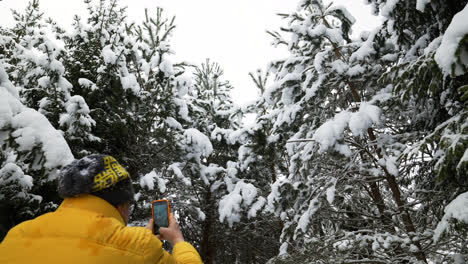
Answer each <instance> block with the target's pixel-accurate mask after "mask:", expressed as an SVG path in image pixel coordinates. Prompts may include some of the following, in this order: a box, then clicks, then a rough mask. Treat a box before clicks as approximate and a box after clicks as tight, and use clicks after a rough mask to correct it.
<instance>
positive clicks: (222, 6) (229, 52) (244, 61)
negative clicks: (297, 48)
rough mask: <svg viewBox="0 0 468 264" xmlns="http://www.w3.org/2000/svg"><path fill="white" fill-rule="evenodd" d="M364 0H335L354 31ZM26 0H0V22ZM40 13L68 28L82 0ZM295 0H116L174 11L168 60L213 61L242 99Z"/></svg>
mask: <svg viewBox="0 0 468 264" xmlns="http://www.w3.org/2000/svg"><path fill="white" fill-rule="evenodd" d="M363 1H364V0H335V1H334V3H336V4H340V5H344V6H346V7H347V8H348V10H349V11H350V13H351V14H352V15H353V16H354V17H355V18H356V19H357V22H356V24H355V25H354V26H353V31H354V34H353V35H355V34H357V33H358V32H360V31H362V30H371V29H373V28H374V27H376V26H377V25H378V23H379V19H378V18H376V17H374V16H372V15H371V14H370V10H369V7H368V6H365V5H364V4H363ZM27 3H28V0H3V1H0V25H2V26H4V27H9V26H12V25H13V18H12V15H11V12H10V9H16V10H23V9H24V8H25V7H26V5H27ZM39 3H40V7H41V10H42V11H43V12H44V13H45V17H52V18H53V19H54V20H55V21H58V22H59V23H60V24H61V26H62V27H65V28H69V27H70V26H71V23H72V19H73V15H75V14H78V15H80V16H82V17H85V16H86V14H87V10H86V5H85V4H84V3H83V1H82V0H39ZM297 3H298V0H196V1H195V0H120V4H121V5H123V6H128V9H127V11H128V17H129V19H130V20H131V21H136V22H139V21H141V20H142V19H143V18H144V9H145V8H148V9H149V13H150V14H151V13H153V14H155V12H156V7H158V6H159V7H163V8H164V13H165V14H166V16H173V15H175V16H176V20H175V24H176V26H177V27H176V29H175V31H174V34H173V38H172V40H171V45H172V48H173V50H174V51H175V52H176V56H175V58H174V61H173V62H178V61H188V62H191V63H196V64H200V63H202V62H204V61H205V59H206V58H210V60H211V61H215V62H218V63H219V64H220V65H221V67H222V68H223V69H224V73H225V75H224V78H225V79H226V80H229V82H230V83H231V84H232V85H233V86H234V91H233V94H232V96H233V99H234V101H235V102H237V103H238V104H245V103H246V102H248V101H251V100H253V99H255V97H256V96H257V89H256V88H255V86H254V84H253V83H252V82H251V80H250V77H249V76H248V73H249V72H252V71H255V70H256V69H259V68H261V69H265V67H266V65H267V64H268V62H269V61H271V60H273V59H277V58H281V57H284V56H286V55H287V53H286V51H285V50H284V49H279V48H273V47H272V46H271V45H270V42H271V37H270V36H269V35H268V34H267V33H266V30H278V29H279V27H280V26H281V25H284V23H282V21H281V19H280V17H278V16H277V15H276V14H277V13H288V12H290V11H293V10H295V8H296V5H297Z"/></svg>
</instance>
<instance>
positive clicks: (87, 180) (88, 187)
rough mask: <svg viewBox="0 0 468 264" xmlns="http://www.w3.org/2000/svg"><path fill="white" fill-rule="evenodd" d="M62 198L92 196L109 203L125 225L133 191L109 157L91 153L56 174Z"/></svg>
mask: <svg viewBox="0 0 468 264" xmlns="http://www.w3.org/2000/svg"><path fill="white" fill-rule="evenodd" d="M58 193H59V195H60V196H61V197H62V198H67V197H74V196H77V195H79V194H92V195H95V196H97V197H100V198H101V199H103V200H105V201H107V202H108V203H110V204H112V205H113V206H114V207H115V208H117V210H118V211H119V213H120V215H121V216H122V218H123V220H124V221H125V224H127V223H128V218H129V210H130V205H131V203H132V202H133V200H134V191H133V187H132V182H131V179H130V175H129V174H128V172H127V171H126V170H125V169H124V168H123V167H122V166H121V165H120V164H119V163H118V162H117V161H116V160H115V159H114V158H113V157H111V156H107V155H100V154H93V155H89V156H86V157H84V158H82V159H79V160H74V161H73V162H72V163H70V164H69V165H67V166H65V167H64V168H63V169H62V170H61V171H60V175H59V184H58Z"/></svg>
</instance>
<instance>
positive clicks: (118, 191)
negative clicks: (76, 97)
mask: <svg viewBox="0 0 468 264" xmlns="http://www.w3.org/2000/svg"><path fill="white" fill-rule="evenodd" d="M58 192H59V194H60V195H61V196H62V197H63V198H64V201H63V202H62V204H61V205H60V207H59V208H58V209H57V210H56V211H55V212H52V213H47V214H44V215H41V216H39V217H37V218H35V219H33V220H30V221H26V222H23V223H21V224H19V225H17V226H15V227H14V228H12V229H11V230H10V231H9V232H8V234H7V236H6V237H5V239H4V240H3V242H2V243H1V244H0V263H2V264H3V263H28V264H29V263H47V264H53V263H96V264H97V263H112V264H120V263H122V264H123V263H158V264H163V263H179V264H185V263H187V264H198V263H202V261H201V258H200V256H199V255H198V253H197V251H196V250H195V248H193V247H192V246H191V245H190V244H189V243H187V242H185V241H184V238H183V236H182V233H181V231H180V228H179V225H178V224H177V222H176V220H175V218H174V217H173V216H172V215H171V221H170V225H169V227H168V228H162V227H161V228H159V233H160V235H159V236H155V235H154V234H153V222H152V220H150V221H149V222H148V224H147V226H146V227H127V226H126V225H127V223H128V218H129V210H130V204H131V202H132V201H133V196H134V192H133V188H132V185H131V181H130V177H129V175H128V173H127V171H125V169H124V168H123V167H122V166H121V165H120V164H119V163H118V162H117V161H116V160H115V159H114V158H113V157H111V156H104V155H99V154H94V155H89V156H87V157H84V158H82V159H80V160H75V161H73V162H72V163H71V164H70V165H68V166H66V167H65V168H64V169H63V170H62V171H61V173H60V177H59V185H58ZM160 239H162V240H168V241H169V242H170V243H171V245H172V246H173V250H172V254H169V253H167V252H166V251H164V250H163V248H162V242H161V240H160Z"/></svg>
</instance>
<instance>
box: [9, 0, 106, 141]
mask: <svg viewBox="0 0 468 264" xmlns="http://www.w3.org/2000/svg"><path fill="white" fill-rule="evenodd" d="M13 16H14V19H15V20H16V25H15V26H14V27H13V28H11V29H6V30H5V34H4V35H3V40H4V41H3V47H4V54H5V55H4V56H3V61H5V63H7V64H6V65H8V69H9V70H8V71H9V72H10V75H11V76H13V77H14V78H13V79H12V81H13V83H14V84H15V85H18V86H20V87H22V89H21V91H20V95H21V98H22V100H23V101H24V102H25V103H26V105H27V106H29V107H31V108H34V109H37V110H38V111H39V112H41V113H42V114H44V115H45V116H46V117H47V119H48V120H49V121H50V122H51V123H52V125H53V126H54V127H55V128H57V129H58V128H63V129H65V130H66V131H67V132H66V133H65V137H66V139H67V140H71V141H74V142H73V143H75V144H72V145H76V146H74V147H72V149H73V150H74V149H77V148H79V149H82V148H83V146H82V144H81V145H80V146H79V145H78V144H77V143H78V142H77V141H79V142H82V141H89V142H92V141H96V140H97V138H95V137H94V136H93V135H92V134H91V132H90V131H91V126H92V125H93V124H94V120H92V118H91V117H90V116H89V115H87V114H84V113H83V111H81V113H80V114H77V113H75V112H74V113H72V112H70V111H71V110H73V109H74V108H73V107H70V105H73V104H75V103H76V101H77V97H75V98H73V99H72V97H71V94H70V92H71V89H72V85H71V84H70V83H69V82H68V80H67V79H66V78H65V77H64V74H65V67H64V66H63V64H62V62H61V61H63V59H64V58H65V57H66V55H67V53H66V50H65V47H64V43H63V41H62V38H63V33H64V30H63V29H61V28H60V27H58V26H57V25H56V23H55V22H53V21H52V20H51V19H47V20H44V19H43V18H42V16H43V13H41V12H40V9H39V2H38V1H37V0H34V1H31V2H30V3H29V4H28V6H27V8H26V10H25V11H24V12H23V13H20V12H17V11H13ZM69 100H71V101H70V102H69ZM80 107H81V108H83V109H86V108H87V106H86V102H84V101H81V103H80ZM64 117H66V119H67V120H66V122H64V119H63V118H64ZM72 131H73V132H72Z"/></svg>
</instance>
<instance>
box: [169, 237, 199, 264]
mask: <svg viewBox="0 0 468 264" xmlns="http://www.w3.org/2000/svg"><path fill="white" fill-rule="evenodd" d="M172 257H174V259H175V261H176V263H177V264H202V260H201V257H200V255H199V254H198V252H197V250H196V249H195V248H194V247H193V246H192V245H190V244H189V243H187V242H179V243H176V244H175V246H174V248H173V249H172Z"/></svg>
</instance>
